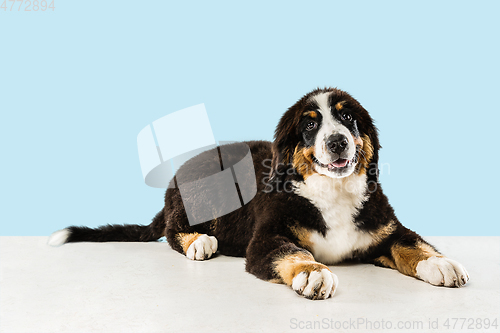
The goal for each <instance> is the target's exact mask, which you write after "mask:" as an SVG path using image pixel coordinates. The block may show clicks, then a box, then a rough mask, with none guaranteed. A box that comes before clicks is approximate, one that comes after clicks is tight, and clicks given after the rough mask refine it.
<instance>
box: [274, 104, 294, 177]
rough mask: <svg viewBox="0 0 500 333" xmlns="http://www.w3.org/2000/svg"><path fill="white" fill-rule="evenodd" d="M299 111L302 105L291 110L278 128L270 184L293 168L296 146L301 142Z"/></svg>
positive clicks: (275, 136) (275, 133)
mask: <svg viewBox="0 0 500 333" xmlns="http://www.w3.org/2000/svg"><path fill="white" fill-rule="evenodd" d="M299 109H300V103H297V104H295V105H294V106H292V107H291V108H289V109H288V111H287V112H285V114H284V115H283V116H282V117H281V119H280V121H279V123H278V126H277V127H276V130H275V132H274V142H273V146H272V151H273V160H272V162H271V172H270V175H269V182H273V181H276V180H278V179H280V178H281V177H282V176H284V175H285V174H286V170H287V169H288V168H290V167H291V163H292V159H293V153H294V149H295V146H296V145H297V144H298V143H299V141H300V136H299V129H298V126H299V121H300V113H299V112H298V111H299Z"/></svg>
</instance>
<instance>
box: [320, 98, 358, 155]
mask: <svg viewBox="0 0 500 333" xmlns="http://www.w3.org/2000/svg"><path fill="white" fill-rule="evenodd" d="M330 94H331V93H329V92H327V93H321V94H318V95H315V96H313V97H312V98H311V99H312V100H314V101H315V102H316V104H317V105H318V112H320V113H321V115H322V116H323V117H322V120H321V123H320V124H318V125H319V131H318V134H316V142H315V143H314V147H315V148H314V156H315V157H316V158H317V159H318V160H319V161H320V162H321V163H323V164H328V163H330V160H331V157H330V154H329V153H328V152H327V147H326V141H327V140H328V138H329V137H330V136H331V135H333V134H343V135H345V137H346V138H347V140H348V141H349V147H348V155H349V156H350V158H352V157H354V153H355V147H354V142H352V136H351V135H350V132H349V129H347V127H345V126H344V125H342V124H341V123H340V122H339V121H338V120H336V119H335V118H333V115H332V111H331V106H330V103H329V102H328V98H329V97H330Z"/></svg>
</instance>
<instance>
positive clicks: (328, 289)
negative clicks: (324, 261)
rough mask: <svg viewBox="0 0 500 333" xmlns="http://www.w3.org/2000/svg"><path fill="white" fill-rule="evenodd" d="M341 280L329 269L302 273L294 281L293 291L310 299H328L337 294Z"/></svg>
mask: <svg viewBox="0 0 500 333" xmlns="http://www.w3.org/2000/svg"><path fill="white" fill-rule="evenodd" d="M338 285H339V279H338V278H337V275H335V274H333V273H332V272H331V271H330V270H329V269H328V268H323V269H321V270H312V271H302V272H300V273H299V274H297V275H296V276H295V277H294V278H293V281H292V289H293V290H295V292H296V293H297V294H299V295H302V296H304V297H306V298H309V299H327V298H329V297H332V296H333V294H335V291H336V289H337V286H338Z"/></svg>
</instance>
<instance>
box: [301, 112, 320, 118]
mask: <svg viewBox="0 0 500 333" xmlns="http://www.w3.org/2000/svg"><path fill="white" fill-rule="evenodd" d="M302 115H303V116H309V117H311V118H316V117H317V116H318V114H317V113H316V111H306V112H304V113H303V114H302Z"/></svg>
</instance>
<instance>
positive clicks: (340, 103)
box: [335, 101, 346, 111]
mask: <svg viewBox="0 0 500 333" xmlns="http://www.w3.org/2000/svg"><path fill="white" fill-rule="evenodd" d="M345 102H346V101H341V102H338V103H337V104H335V109H336V110H337V111H340V110H342V108H343V107H344V104H345Z"/></svg>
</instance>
